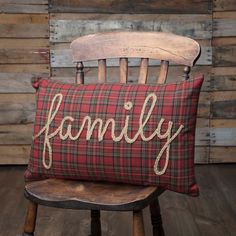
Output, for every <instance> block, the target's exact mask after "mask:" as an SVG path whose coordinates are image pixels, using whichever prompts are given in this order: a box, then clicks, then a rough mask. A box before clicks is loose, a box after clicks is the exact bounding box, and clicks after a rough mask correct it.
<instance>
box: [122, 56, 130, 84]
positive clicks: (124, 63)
mask: <svg viewBox="0 0 236 236" xmlns="http://www.w3.org/2000/svg"><path fill="white" fill-rule="evenodd" d="M127 78H128V58H120V83H124V84H125V83H127Z"/></svg>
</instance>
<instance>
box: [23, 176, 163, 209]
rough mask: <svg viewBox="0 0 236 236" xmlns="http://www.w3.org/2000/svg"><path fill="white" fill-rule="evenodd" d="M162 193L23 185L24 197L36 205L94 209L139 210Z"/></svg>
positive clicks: (92, 185)
mask: <svg viewBox="0 0 236 236" xmlns="http://www.w3.org/2000/svg"><path fill="white" fill-rule="evenodd" d="M162 192H163V190H162V189H158V188H157V187H143V186H133V185H125V184H124V185H120V184H111V183H102V182H86V181H70V180H59V179H47V180H42V181H34V182H31V183H27V184H26V186H25V195H26V197H27V198H28V199H30V200H32V201H35V202H37V203H39V204H43V205H47V206H53V207H60V208H72V209H93V210H120V211H130V210H139V209H142V208H144V207H145V206H147V205H148V204H149V202H150V201H152V200H153V199H154V198H155V197H156V196H157V195H158V194H161V193H162ZM111 193H112V194H111Z"/></svg>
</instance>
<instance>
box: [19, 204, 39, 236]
mask: <svg viewBox="0 0 236 236" xmlns="http://www.w3.org/2000/svg"><path fill="white" fill-rule="evenodd" d="M37 209H38V204H36V203H34V202H31V201H29V205H28V210H27V214H26V218H25V225H24V232H23V234H22V236H34V229H35V223H36V217H37Z"/></svg>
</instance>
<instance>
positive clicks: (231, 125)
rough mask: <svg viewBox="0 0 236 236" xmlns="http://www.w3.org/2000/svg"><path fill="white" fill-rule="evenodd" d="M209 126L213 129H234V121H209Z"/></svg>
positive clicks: (235, 123)
mask: <svg viewBox="0 0 236 236" xmlns="http://www.w3.org/2000/svg"><path fill="white" fill-rule="evenodd" d="M210 125H211V127H213V128H234V127H236V119H211V120H210Z"/></svg>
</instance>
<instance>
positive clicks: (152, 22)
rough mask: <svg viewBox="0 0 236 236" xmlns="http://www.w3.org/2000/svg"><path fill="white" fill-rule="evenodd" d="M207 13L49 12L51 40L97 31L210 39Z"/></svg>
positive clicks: (209, 22)
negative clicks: (145, 32) (122, 31)
mask: <svg viewBox="0 0 236 236" xmlns="http://www.w3.org/2000/svg"><path fill="white" fill-rule="evenodd" d="M211 23H212V21H211V17H210V15H174V14H171V15H167V14H153V15H152V14H143V15H142V14H141V15H140V14H133V15H129V14H114V15H109V14H51V17H50V41H51V42H71V41H72V40H74V39H76V38H77V37H79V36H83V35H88V34H92V33H97V32H105V31H114V30H126V31H155V32H160V31H161V32H171V33H175V34H178V35H183V36H189V37H191V38H195V39H210V38H211V36H212V35H211V31H212V24H211Z"/></svg>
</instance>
